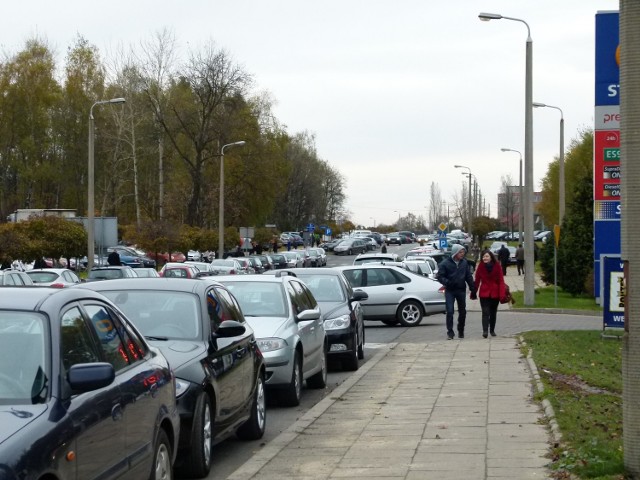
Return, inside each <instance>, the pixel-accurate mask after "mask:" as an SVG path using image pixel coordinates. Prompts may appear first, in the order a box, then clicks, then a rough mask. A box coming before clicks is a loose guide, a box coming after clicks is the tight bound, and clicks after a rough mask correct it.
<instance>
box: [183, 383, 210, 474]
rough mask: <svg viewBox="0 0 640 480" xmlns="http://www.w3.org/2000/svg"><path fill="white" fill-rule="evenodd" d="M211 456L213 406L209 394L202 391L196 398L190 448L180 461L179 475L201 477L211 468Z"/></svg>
mask: <svg viewBox="0 0 640 480" xmlns="http://www.w3.org/2000/svg"><path fill="white" fill-rule="evenodd" d="M212 456H213V408H212V407H211V399H210V398H209V395H207V394H206V393H205V392H202V393H201V394H200V396H199V397H198V398H197V399H196V406H195V409H194V412H193V424H192V425H191V449H190V450H189V452H188V454H187V455H186V456H185V458H184V459H183V461H181V462H180V466H179V468H177V471H178V473H179V475H180V476H181V477H189V478H203V477H206V476H207V475H208V474H209V471H210V470H211V460H212Z"/></svg>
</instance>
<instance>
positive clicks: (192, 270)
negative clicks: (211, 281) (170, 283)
mask: <svg viewBox="0 0 640 480" xmlns="http://www.w3.org/2000/svg"><path fill="white" fill-rule="evenodd" d="M159 274H160V276H161V277H165V278H198V276H199V274H200V270H198V269H197V268H196V267H195V266H194V265H189V264H188V263H166V264H165V265H164V266H163V267H162V269H161V270H160V272H159Z"/></svg>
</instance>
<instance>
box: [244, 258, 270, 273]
mask: <svg viewBox="0 0 640 480" xmlns="http://www.w3.org/2000/svg"><path fill="white" fill-rule="evenodd" d="M246 260H247V261H248V262H249V263H250V264H251V267H252V268H253V271H254V272H255V273H264V271H265V270H266V269H265V268H264V265H262V260H260V258H259V257H256V256H255V255H250V256H248V257H247V258H246Z"/></svg>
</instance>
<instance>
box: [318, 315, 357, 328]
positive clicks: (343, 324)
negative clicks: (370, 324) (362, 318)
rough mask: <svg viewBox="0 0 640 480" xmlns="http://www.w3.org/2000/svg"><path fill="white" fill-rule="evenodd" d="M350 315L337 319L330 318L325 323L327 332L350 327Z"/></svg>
mask: <svg viewBox="0 0 640 480" xmlns="http://www.w3.org/2000/svg"><path fill="white" fill-rule="evenodd" d="M350 323H351V322H350V320H349V315H340V316H339V317H336V318H329V319H327V320H325V321H324V329H325V330H340V329H342V328H347V327H348V326H349V325H350Z"/></svg>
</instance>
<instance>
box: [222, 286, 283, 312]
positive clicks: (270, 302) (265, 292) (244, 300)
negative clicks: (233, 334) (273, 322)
mask: <svg viewBox="0 0 640 480" xmlns="http://www.w3.org/2000/svg"><path fill="white" fill-rule="evenodd" d="M225 285H226V287H227V288H228V289H229V290H230V291H231V293H233V295H234V296H235V297H236V299H237V300H238V303H240V308H241V309H242V313H244V316H245V317H286V316H287V315H288V308H287V306H286V302H285V300H284V292H283V290H282V284H281V283H273V282H225Z"/></svg>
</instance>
